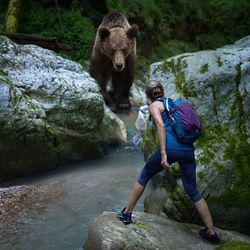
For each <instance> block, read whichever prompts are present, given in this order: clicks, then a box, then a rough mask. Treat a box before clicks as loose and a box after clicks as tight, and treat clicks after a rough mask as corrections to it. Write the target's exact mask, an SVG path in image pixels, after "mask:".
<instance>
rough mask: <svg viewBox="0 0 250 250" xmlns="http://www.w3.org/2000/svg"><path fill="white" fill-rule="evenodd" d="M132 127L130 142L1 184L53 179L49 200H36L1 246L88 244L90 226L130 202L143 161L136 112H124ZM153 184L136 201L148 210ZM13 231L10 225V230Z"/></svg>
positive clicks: (23, 249)
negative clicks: (91, 157) (135, 143)
mask: <svg viewBox="0 0 250 250" xmlns="http://www.w3.org/2000/svg"><path fill="white" fill-rule="evenodd" d="M120 117H121V118H122V120H123V121H124V122H125V124H126V127H127V129H128V139H129V140H130V143H128V144H126V145H123V146H120V147H116V148H113V149H110V150H108V153H107V155H106V156H105V157H104V158H102V159H98V160H89V161H83V162H79V163H76V164H68V165H67V166H63V167H61V168H58V169H56V170H53V171H50V172H46V173H41V174H37V175H36V176H32V177H27V178H19V179H15V180H12V181H9V182H6V183H3V184H2V185H1V187H10V186H16V185H33V186H46V185H50V184H53V185H54V187H55V188H56V189H57V191H58V190H59V192H57V195H51V194H52V193H53V192H55V189H54V188H51V189H50V190H49V192H48V195H51V197H50V199H47V200H46V202H45V203H44V202H42V204H39V203H38V204H37V205H36V206H35V208H33V209H31V210H30V211H29V212H26V213H25V212H24V213H22V214H21V219H20V218H19V220H18V221H16V222H15V221H14V222H13V223H12V224H11V225H8V226H9V227H10V229H11V233H8V234H5V235H4V236H3V235H2V237H1V238H0V249H2V250H17V249H18V250H33V249H36V250H47V249H53V250H71V249H73V250H76V249H84V242H85V240H86V238H87V233H88V227H89V225H90V223H91V222H92V221H93V219H94V218H95V217H96V216H98V215H99V214H101V213H102V212H103V211H117V212H118V211H120V210H121V209H122V208H123V207H124V206H126V204H127V199H128V196H129V194H130V190H131V186H132V185H133V183H134V181H135V180H136V177H137V175H138V174H139V172H140V169H141V168H142V166H143V165H144V160H143V153H142V152H141V151H140V149H138V148H135V147H134V146H133V145H132V143H131V140H132V137H133V135H134V134H135V133H136V129H135V126H134V122H135V120H136V117H137V114H136V112H134V111H133V112H130V113H129V114H121V115H120ZM149 190H150V187H148V188H147V189H146V191H145V193H144V194H143V197H142V198H141V199H140V201H139V203H138V204H137V206H136V210H137V211H143V200H144V198H145V196H146V195H147V193H148V192H149ZM7 232H8V230H7Z"/></svg>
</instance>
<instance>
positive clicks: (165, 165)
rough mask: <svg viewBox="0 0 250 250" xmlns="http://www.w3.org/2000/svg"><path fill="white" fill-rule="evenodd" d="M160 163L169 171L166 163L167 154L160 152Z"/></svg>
mask: <svg viewBox="0 0 250 250" xmlns="http://www.w3.org/2000/svg"><path fill="white" fill-rule="evenodd" d="M161 165H162V166H163V167H164V168H165V169H166V170H167V171H170V165H169V163H168V159H167V154H166V153H165V152H161Z"/></svg>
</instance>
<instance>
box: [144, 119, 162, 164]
mask: <svg viewBox="0 0 250 250" xmlns="http://www.w3.org/2000/svg"><path fill="white" fill-rule="evenodd" d="M158 148H159V141H158V138H157V135H156V131H155V128H154V125H153V124H152V123H148V126H147V130H146V131H145V133H144V134H143V137H142V149H143V153H144V159H145V160H147V159H148V158H149V157H150V155H151V154H152V153H153V152H155V151H156V150H157V149H158Z"/></svg>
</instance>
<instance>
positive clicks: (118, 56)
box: [113, 51, 124, 72]
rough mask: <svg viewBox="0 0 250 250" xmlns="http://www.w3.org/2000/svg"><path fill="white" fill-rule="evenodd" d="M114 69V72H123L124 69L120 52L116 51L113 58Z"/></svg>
mask: <svg viewBox="0 0 250 250" xmlns="http://www.w3.org/2000/svg"><path fill="white" fill-rule="evenodd" d="M113 64H114V68H115V70H116V71H119V72H121V71H123V69H124V55H123V53H122V52H121V51H117V52H116V53H115V56H114V61H113Z"/></svg>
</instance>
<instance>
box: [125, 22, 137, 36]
mask: <svg viewBox="0 0 250 250" xmlns="http://www.w3.org/2000/svg"><path fill="white" fill-rule="evenodd" d="M137 32H138V26H137V25H136V24H135V25H133V26H131V27H130V28H129V29H128V30H127V36H128V37H129V38H135V37H136V35H137Z"/></svg>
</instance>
